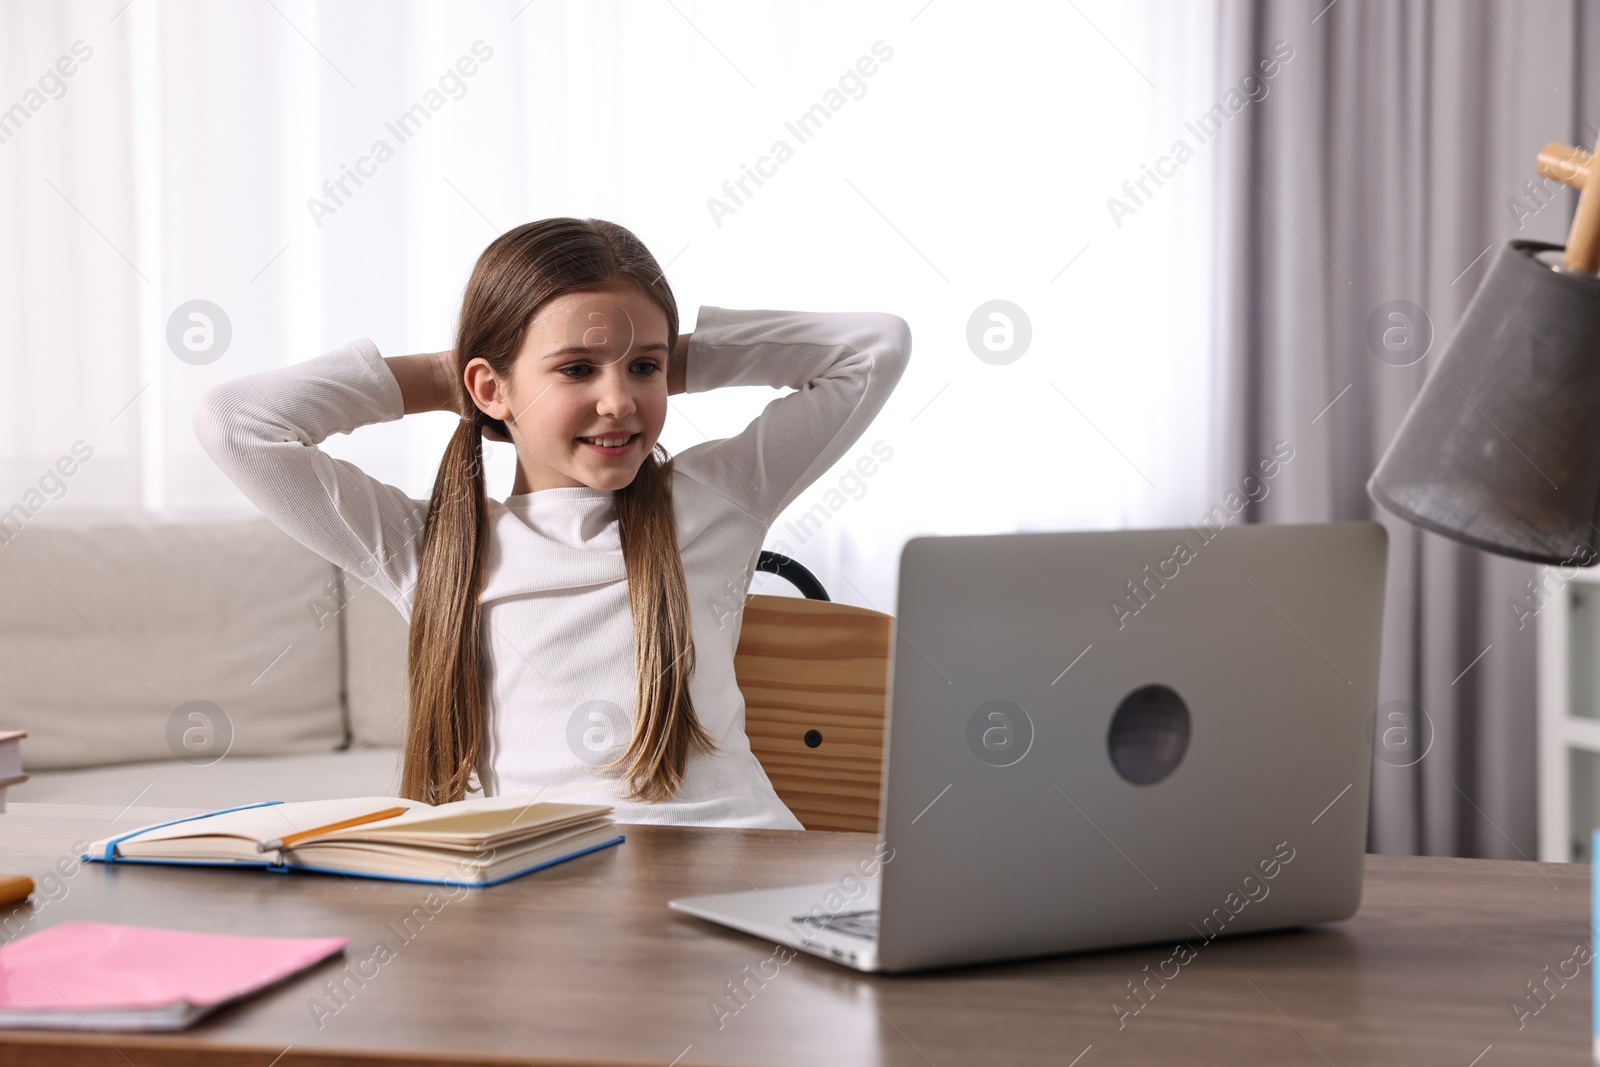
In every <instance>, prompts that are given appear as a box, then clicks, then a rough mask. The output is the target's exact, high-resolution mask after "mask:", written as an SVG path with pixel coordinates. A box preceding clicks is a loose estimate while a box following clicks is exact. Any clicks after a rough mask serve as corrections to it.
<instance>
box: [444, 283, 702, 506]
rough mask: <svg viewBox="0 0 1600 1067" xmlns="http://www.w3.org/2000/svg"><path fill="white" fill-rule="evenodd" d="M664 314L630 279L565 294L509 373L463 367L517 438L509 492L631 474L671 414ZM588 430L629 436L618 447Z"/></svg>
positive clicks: (547, 309)
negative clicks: (598, 442)
mask: <svg viewBox="0 0 1600 1067" xmlns="http://www.w3.org/2000/svg"><path fill="white" fill-rule="evenodd" d="M670 355H671V353H670V352H669V351H668V349H667V316H666V313H665V312H663V311H662V310H661V308H660V306H659V305H657V304H656V302H655V301H653V300H651V299H650V298H649V297H648V296H646V295H645V293H644V290H643V289H642V288H641V287H639V286H638V285H635V284H633V283H626V282H625V283H621V284H618V285H616V286H612V287H606V288H602V289H589V290H584V291H582V292H575V293H567V294H565V295H563V296H560V297H557V298H556V299H555V300H552V301H551V302H550V303H548V304H546V305H545V306H544V307H543V308H541V309H540V310H539V313H538V314H537V315H535V316H534V318H533V321H532V322H531V323H530V324H529V326H528V329H527V332H526V333H525V335H524V337H523V341H522V347H521V348H520V349H519V350H518V351H517V358H516V362H515V363H514V364H513V365H512V369H511V376H510V378H509V379H501V378H497V377H496V376H495V375H494V372H493V370H492V368H490V366H489V364H488V362H487V361H485V360H483V359H481V358H479V359H474V360H472V361H471V362H469V363H468V364H467V367H466V372H465V373H466V383H467V389H468V391H469V392H470V393H471V394H472V397H473V399H474V401H475V402H476V403H477V405H478V407H479V408H481V409H482V410H483V411H484V412H485V413H487V414H489V415H490V416H492V417H494V418H497V419H502V420H504V421H505V423H506V427H507V429H509V430H510V432H511V439H512V442H513V443H514V444H515V445H516V446H517V477H516V481H515V482H514V483H513V485H512V487H511V492H512V493H513V494H517V493H529V492H537V491H539V490H541V489H556V488H562V487H577V486H589V487H590V488H593V489H622V488H624V487H626V486H628V485H629V484H631V483H632V482H633V479H634V476H635V475H637V474H638V472H639V468H640V466H642V465H643V463H644V461H645V457H646V456H648V455H649V454H650V450H651V449H652V448H654V447H655V443H656V439H657V438H658V437H660V436H661V427H662V426H663V425H664V424H665V422H666V419H667V359H668V357H669V356H670ZM585 438H603V439H608V440H610V439H616V438H628V441H627V442H626V444H624V445H623V446H622V447H620V448H604V447H596V446H594V445H591V444H589V443H586V442H585V440H584V439H585Z"/></svg>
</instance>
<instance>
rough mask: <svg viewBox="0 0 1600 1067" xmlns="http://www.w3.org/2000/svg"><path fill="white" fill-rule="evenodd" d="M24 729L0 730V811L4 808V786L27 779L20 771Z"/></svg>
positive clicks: (25, 733) (25, 735)
mask: <svg viewBox="0 0 1600 1067" xmlns="http://www.w3.org/2000/svg"><path fill="white" fill-rule="evenodd" d="M27 736H28V731H26V730H0V811H5V810H6V787H7V786H11V785H20V784H22V783H23V782H26V781H27V780H28V776H27V775H26V774H23V773H22V739H23V738H24V737H27Z"/></svg>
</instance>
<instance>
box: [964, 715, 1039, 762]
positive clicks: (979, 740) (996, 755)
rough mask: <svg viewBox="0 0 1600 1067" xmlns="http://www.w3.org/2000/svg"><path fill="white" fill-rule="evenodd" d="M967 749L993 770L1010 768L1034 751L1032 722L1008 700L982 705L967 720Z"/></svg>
mask: <svg viewBox="0 0 1600 1067" xmlns="http://www.w3.org/2000/svg"><path fill="white" fill-rule="evenodd" d="M967 747H968V748H970V749H972V754H973V755H974V756H977V757H978V758H979V759H981V760H982V761H983V762H985V763H987V764H988V765H989V766H991V767H1009V766H1011V765H1012V764H1014V763H1016V762H1018V761H1019V760H1021V759H1022V757H1023V756H1026V755H1027V754H1028V749H1030V748H1032V747H1033V720H1032V719H1030V718H1029V717H1028V713H1027V712H1026V711H1023V710H1022V707H1021V706H1020V705H1018V704H1014V703H1012V702H1011V701H1009V700H991V701H989V702H988V703H986V704H979V705H978V706H977V707H976V708H974V709H973V710H972V714H971V715H970V716H968V717H967Z"/></svg>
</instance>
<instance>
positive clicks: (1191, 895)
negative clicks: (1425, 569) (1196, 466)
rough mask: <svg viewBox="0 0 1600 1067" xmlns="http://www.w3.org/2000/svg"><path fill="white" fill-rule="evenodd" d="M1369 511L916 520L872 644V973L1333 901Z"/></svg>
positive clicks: (1351, 795) (1372, 681) (1381, 566)
mask: <svg viewBox="0 0 1600 1067" xmlns="http://www.w3.org/2000/svg"><path fill="white" fill-rule="evenodd" d="M1386 560H1387V535H1386V533H1385V531H1384V528H1383V527H1382V526H1381V525H1379V524H1378V523H1375V522H1341V523H1319V524H1305V525H1280V526H1272V525H1249V526H1228V527H1224V528H1222V529H1220V530H1219V529H1212V528H1194V527H1183V528H1173V529H1157V530H1119V531H1086V532H1067V533H1017V534H997V535H979V536H948V537H931V536H929V537H916V538H912V539H911V540H909V541H908V542H907V543H906V544H905V546H904V548H903V550H902V554H901V558H900V578H899V582H900V585H899V598H898V610H897V614H896V620H895V635H894V641H893V651H892V656H891V661H890V689H889V707H890V714H889V725H888V737H887V751H886V757H885V759H886V766H885V776H884V796H883V802H882V826H883V832H884V835H885V838H886V844H887V845H888V846H889V847H890V848H892V859H891V860H890V861H889V862H886V863H885V864H884V865H883V868H882V871H881V875H880V877H881V879H882V881H881V896H882V912H881V917H880V925H879V941H878V953H879V962H880V965H881V966H882V967H883V968H884V969H886V970H908V969H915V968H921V967H931V966H940V965H949V964H956V963H965V962H980V961H989V960H998V959H1007V958H1015V957H1022V956H1035V955H1047V954H1052V953H1058V952H1066V951H1077V950H1085V949H1093V948H1107V947H1114V946H1122V945H1131V944H1137V943H1144V942H1157V941H1171V942H1174V943H1176V942H1179V941H1182V942H1186V943H1188V944H1189V945H1190V946H1191V950H1192V951H1198V950H1199V949H1200V947H1201V946H1203V945H1204V944H1205V943H1206V942H1207V941H1209V940H1210V939H1212V938H1215V937H1217V936H1225V935H1230V934H1235V933H1243V932H1247V931H1252V930H1264V929H1273V928H1277V927H1283V926H1293V925H1299V924H1303V923H1309V922H1319V921H1326V920H1334V919H1340V918H1345V917H1348V916H1349V915H1351V914H1353V913H1354V911H1355V910H1356V908H1357V906H1358V904H1359V902H1360V897H1361V876H1362V866H1363V856H1364V852H1365V844H1366V832H1367V797H1368V778H1369V773H1370V764H1371V745H1370V737H1371V729H1372V727H1371V718H1372V715H1373V712H1374V708H1375V707H1376V703H1377V685H1378V660H1379V648H1380V633H1381V626H1382V617H1383V599H1384V596H1383V594H1384V577H1385V565H1386Z"/></svg>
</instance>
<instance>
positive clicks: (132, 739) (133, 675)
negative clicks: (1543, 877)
mask: <svg viewBox="0 0 1600 1067" xmlns="http://www.w3.org/2000/svg"><path fill="white" fill-rule="evenodd" d="M0 590H3V593H4V601H5V608H6V610H5V611H4V612H3V613H0V680H3V684H0V729H22V730H26V731H28V736H27V737H26V738H25V739H24V740H23V742H22V759H23V769H24V770H25V771H27V773H28V774H29V775H30V776H31V777H30V778H29V780H28V781H26V782H24V783H22V784H21V785H17V786H13V787H11V790H10V792H9V799H11V800H14V801H20V802H29V801H35V802H37V801H55V802H70V803H86V804H115V805H118V806H124V805H128V804H132V803H135V802H137V803H138V804H140V805H141V806H144V805H154V806H183V807H207V808H214V807H226V806H234V805H240V804H252V803H258V802H260V801H262V800H285V801H288V800H311V799H317V798H326V797H343V796H397V795H399V756H400V746H401V744H402V739H403V730H404V724H405V704H406V698H405V648H406V624H405V621H404V620H403V619H402V618H401V616H400V613H399V612H398V611H396V610H395V608H394V606H393V605H392V604H390V603H389V602H388V601H387V600H386V599H384V597H383V596H382V595H381V594H379V593H378V592H377V591H376V590H374V589H371V588H368V587H367V586H365V585H363V584H362V583H361V582H360V580H359V578H358V577H357V576H356V575H352V574H350V573H347V572H344V571H342V570H340V569H339V568H338V567H335V566H334V565H333V564H331V563H329V562H327V561H326V560H324V559H323V558H322V557H320V556H318V555H316V554H315V553H313V552H312V551H310V550H309V549H307V548H305V547H303V546H302V545H300V544H299V543H298V542H296V541H295V540H293V539H292V538H291V537H289V536H288V535H287V534H285V533H283V532H282V531H280V530H279V529H278V528H277V527H276V526H274V525H272V523H271V522H269V521H268V520H266V519H264V518H254V519H246V520H239V521H230V522H211V523H202V522H192V523H191V522H183V523H161V524H145V525H101V526H94V527H85V528H65V527H55V528H52V527H45V526H40V525H30V526H29V527H27V528H26V529H24V530H22V531H20V532H18V533H17V534H16V535H15V536H13V537H11V538H10V540H8V541H6V542H5V543H3V544H0Z"/></svg>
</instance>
